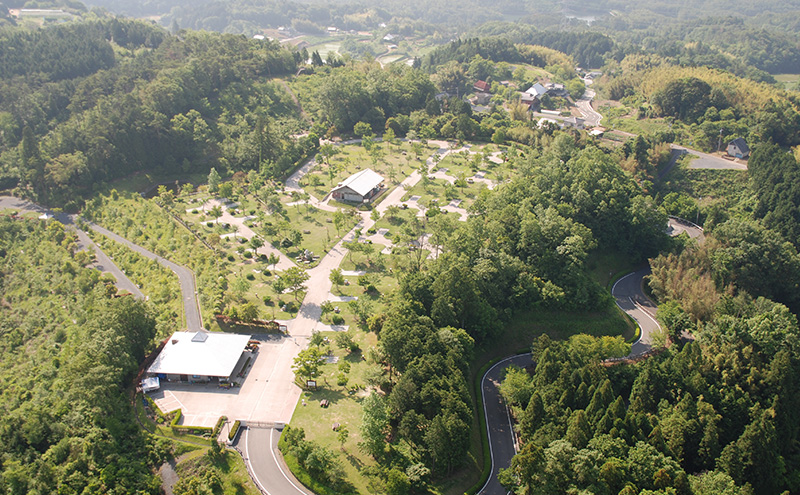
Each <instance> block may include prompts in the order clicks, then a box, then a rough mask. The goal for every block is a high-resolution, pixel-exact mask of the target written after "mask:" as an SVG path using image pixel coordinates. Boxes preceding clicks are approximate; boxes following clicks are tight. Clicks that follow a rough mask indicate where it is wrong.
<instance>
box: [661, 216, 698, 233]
mask: <svg viewBox="0 0 800 495" xmlns="http://www.w3.org/2000/svg"><path fill="white" fill-rule="evenodd" d="M669 218H671V219H673V220H675V221H676V222H678V223H682V224H683V225H687V226H689V227H694V228H696V229H698V230H699V231H700V232H703V227H701V226H699V225H697V224H696V223H694V222H692V221H691V220H686V219H685V218H681V217H677V216H675V215H669Z"/></svg>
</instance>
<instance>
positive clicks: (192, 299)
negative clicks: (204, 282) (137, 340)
mask: <svg viewBox="0 0 800 495" xmlns="http://www.w3.org/2000/svg"><path fill="white" fill-rule="evenodd" d="M87 225H88V226H89V228H91V229H92V230H94V231H95V232H98V233H100V234H103V235H104V236H106V237H108V238H109V239H112V240H114V241H116V242H119V243H120V244H123V245H125V246H127V247H128V248H129V249H131V250H133V251H136V252H137V253H139V254H141V255H142V256H144V257H146V258H150V259H151V260H155V261H157V262H158V263H160V264H161V265H163V266H165V267H167V268H169V269H170V270H172V271H173V272H175V274H176V275H177V276H178V281H179V282H180V285H181V296H182V299H183V310H184V314H185V315H186V328H187V329H188V330H189V331H190V332H194V331H197V330H200V329H202V328H203V318H202V317H201V316H200V305H199V304H198V302H197V286H196V285H195V282H194V273H193V272H192V271H191V270H189V269H188V268H186V267H185V266H183V265H179V264H177V263H173V262H172V261H170V260H168V259H166V258H162V257H161V256H159V255H157V254H155V253H152V252H150V251H148V250H147V249H145V248H143V247H141V246H139V245H137V244H134V243H132V242H131V241H129V240H127V239H125V238H124V237H121V236H119V235H117V234H115V233H113V232H111V231H110V230H108V229H105V228H103V227H101V226H99V225H97V224H94V223H91V222H87Z"/></svg>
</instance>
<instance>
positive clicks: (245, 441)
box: [236, 428, 313, 495]
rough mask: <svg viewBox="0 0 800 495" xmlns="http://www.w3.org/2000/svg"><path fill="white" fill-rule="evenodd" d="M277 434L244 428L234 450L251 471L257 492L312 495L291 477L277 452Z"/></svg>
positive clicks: (273, 494)
mask: <svg viewBox="0 0 800 495" xmlns="http://www.w3.org/2000/svg"><path fill="white" fill-rule="evenodd" d="M280 437H281V432H280V430H278V429H276V428H253V429H251V428H247V429H245V430H244V431H243V432H242V434H241V435H240V436H239V439H238V440H237V442H236V446H237V448H238V450H239V452H241V453H242V455H243V456H244V460H245V462H246V463H247V464H248V466H249V467H250V469H251V473H252V477H253V479H254V480H255V482H256V484H257V485H258V488H259V489H260V490H261V491H262V492H263V493H267V494H268V495H313V492H311V491H309V490H307V489H306V488H305V487H304V486H303V485H301V484H300V482H299V481H297V480H296V479H295V478H294V476H292V474H291V472H290V471H289V468H288V467H286V464H285V463H284V461H283V456H282V455H281V453H280V452H279V451H278V439H279V438H280Z"/></svg>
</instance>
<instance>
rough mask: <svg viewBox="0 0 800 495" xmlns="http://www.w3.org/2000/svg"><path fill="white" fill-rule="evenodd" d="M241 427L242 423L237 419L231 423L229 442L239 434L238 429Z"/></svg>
mask: <svg viewBox="0 0 800 495" xmlns="http://www.w3.org/2000/svg"><path fill="white" fill-rule="evenodd" d="M240 426H242V422H241V421H239V420H238V419H237V420H236V421H234V422H233V426H231V431H229V432H228V440H230V441H231V442H232V441H233V439H234V438H236V434H237V433H239V427H240Z"/></svg>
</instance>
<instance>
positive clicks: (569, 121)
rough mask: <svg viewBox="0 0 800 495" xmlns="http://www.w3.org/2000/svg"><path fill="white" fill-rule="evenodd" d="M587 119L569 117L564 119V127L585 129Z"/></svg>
mask: <svg viewBox="0 0 800 495" xmlns="http://www.w3.org/2000/svg"><path fill="white" fill-rule="evenodd" d="M585 124H586V121H585V120H583V119H582V118H580V117H567V118H566V119H564V127H565V128H566V127H572V128H573V129H583V128H584V127H585Z"/></svg>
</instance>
